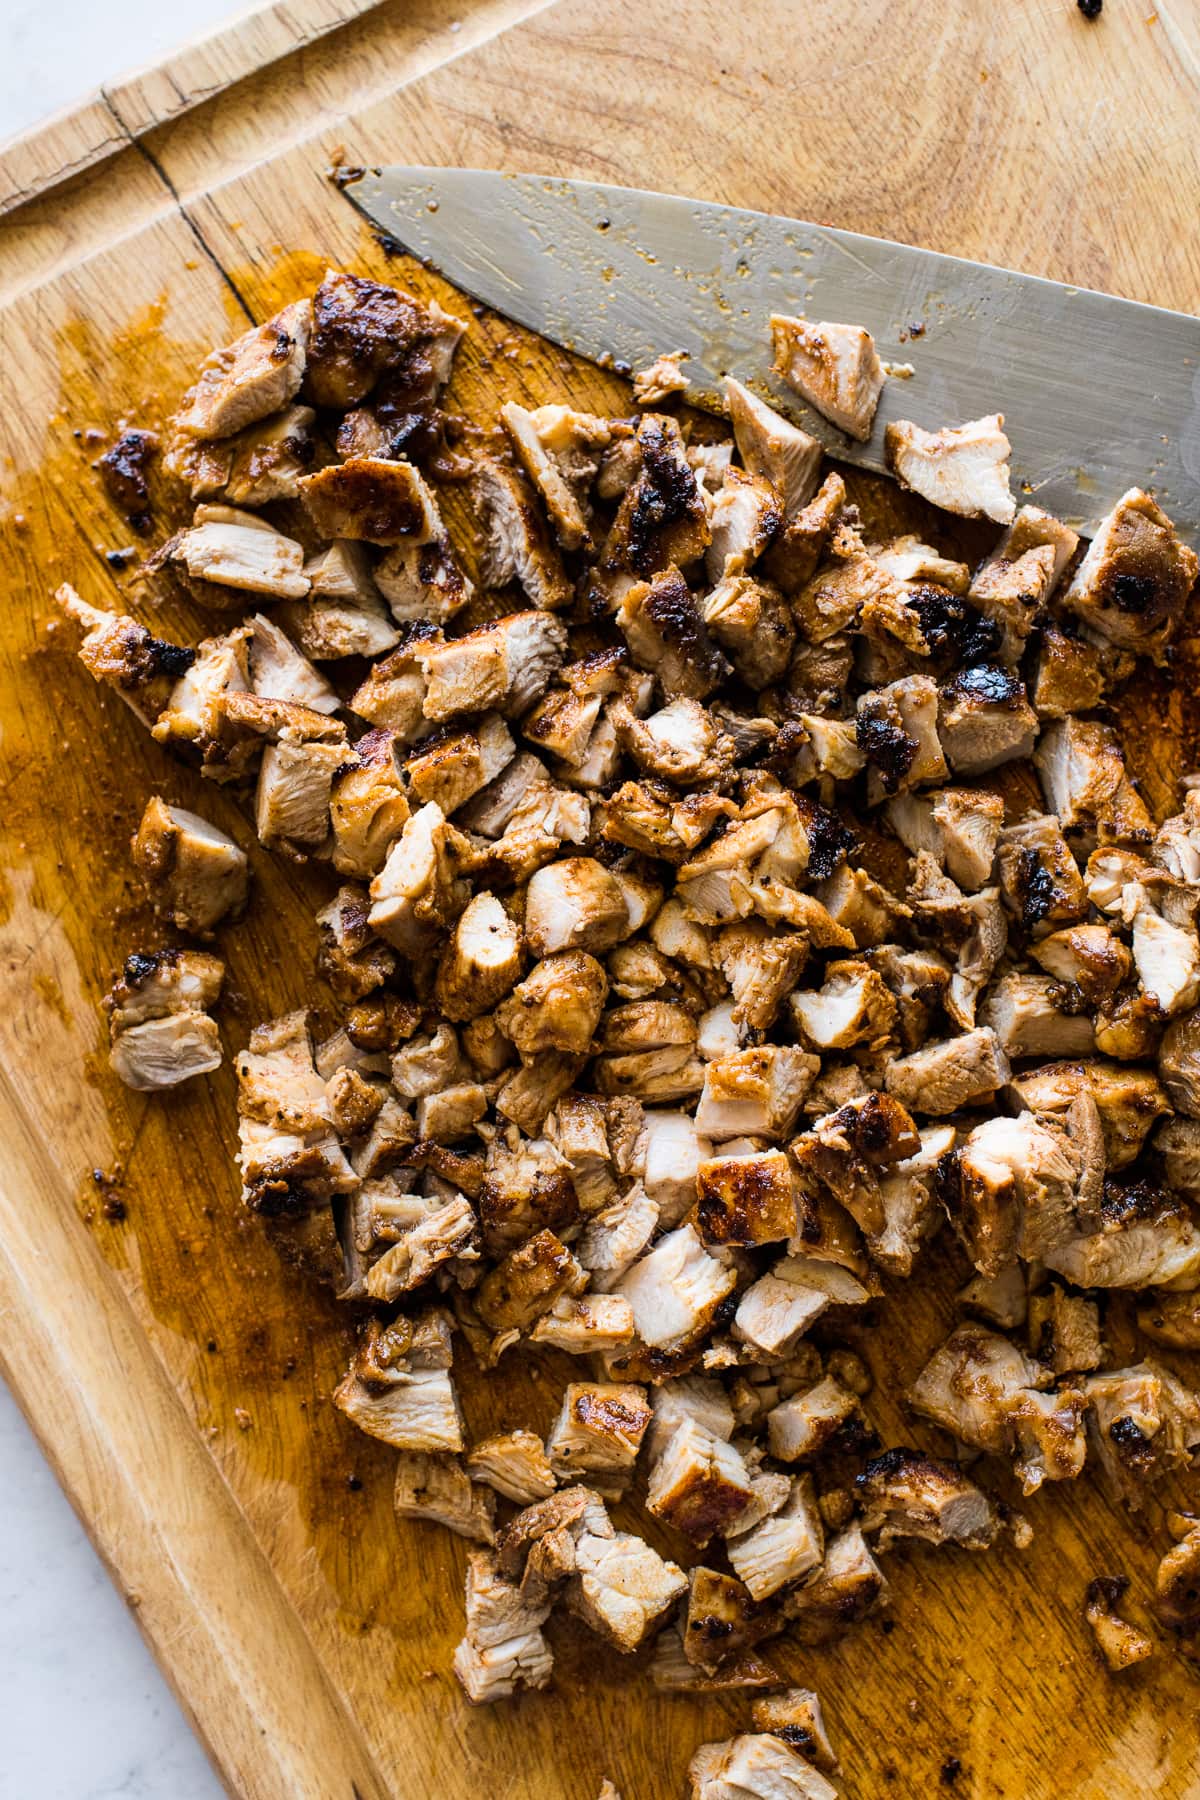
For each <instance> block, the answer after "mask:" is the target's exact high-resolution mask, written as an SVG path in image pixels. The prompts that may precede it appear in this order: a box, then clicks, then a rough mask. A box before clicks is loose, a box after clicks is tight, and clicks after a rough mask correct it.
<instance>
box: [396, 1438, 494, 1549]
mask: <svg viewBox="0 0 1200 1800" xmlns="http://www.w3.org/2000/svg"><path fill="white" fill-rule="evenodd" d="M393 1503H394V1505H395V1508H396V1513H397V1516H398V1517H399V1518H401V1519H428V1520H429V1521H430V1522H431V1523H432V1524H434V1525H445V1526H446V1527H448V1529H449V1530H450V1531H452V1532H454V1534H455V1536H456V1537H463V1538H468V1539H470V1540H471V1541H473V1542H474V1543H477V1544H493V1543H495V1541H496V1527H495V1519H494V1515H495V1511H496V1499H495V1495H494V1494H491V1493H489V1492H488V1490H487V1489H486V1488H482V1487H478V1486H477V1485H476V1484H475V1482H473V1481H472V1480H471V1478H470V1476H469V1475H468V1474H467V1472H466V1470H465V1469H464V1468H463V1465H462V1463H461V1462H460V1461H459V1459H458V1457H456V1456H453V1457H452V1456H431V1455H430V1454H429V1452H428V1451H422V1450H406V1451H402V1452H401V1455H400V1459H399V1461H398V1462H397V1464H396V1486H395V1491H394V1497H393Z"/></svg>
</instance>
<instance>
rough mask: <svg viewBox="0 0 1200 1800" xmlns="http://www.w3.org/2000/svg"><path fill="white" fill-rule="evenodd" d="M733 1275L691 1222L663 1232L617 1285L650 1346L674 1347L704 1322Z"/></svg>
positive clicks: (730, 1285) (689, 1338)
mask: <svg viewBox="0 0 1200 1800" xmlns="http://www.w3.org/2000/svg"><path fill="white" fill-rule="evenodd" d="M736 1279H737V1278H736V1275H735V1273H734V1271H733V1270H732V1269H727V1268H725V1267H724V1266H723V1265H722V1264H721V1263H720V1262H718V1261H717V1259H716V1258H715V1257H713V1256H710V1255H709V1253H708V1252H707V1250H705V1248H704V1245H703V1244H702V1243H701V1241H700V1238H699V1236H698V1235H697V1233H696V1231H695V1229H694V1228H693V1227H692V1226H691V1225H682V1226H680V1227H679V1228H678V1229H676V1230H674V1231H669V1232H667V1233H666V1234H665V1236H663V1237H661V1238H660V1239H659V1240H658V1242H657V1244H655V1246H654V1248H653V1249H652V1250H650V1251H648V1252H647V1254H646V1255H644V1256H642V1257H641V1258H640V1259H639V1260H638V1261H637V1262H635V1263H634V1264H633V1266H632V1268H631V1269H629V1270H628V1272H627V1273H626V1274H625V1275H623V1276H622V1277H621V1279H620V1281H619V1282H618V1283H617V1285H616V1290H615V1291H616V1292H617V1293H618V1294H621V1295H623V1296H624V1298H625V1299H626V1300H628V1302H629V1304H630V1306H632V1308H633V1322H634V1328H635V1330H636V1331H637V1334H638V1337H639V1338H640V1339H641V1340H642V1342H643V1343H644V1344H648V1345H649V1346H650V1348H651V1349H653V1350H662V1351H668V1350H677V1349H680V1348H682V1347H683V1346H684V1345H686V1344H689V1343H691V1342H692V1341H693V1340H695V1339H696V1338H698V1337H699V1336H700V1335H701V1334H702V1333H703V1332H704V1331H705V1329H706V1328H707V1327H708V1325H709V1323H710V1321H711V1319H712V1316H713V1314H714V1313H715V1312H716V1310H717V1307H718V1306H719V1305H720V1304H721V1301H722V1300H723V1299H724V1298H725V1296H726V1294H727V1293H729V1291H730V1290H731V1288H733V1286H734V1285H735V1282H736Z"/></svg>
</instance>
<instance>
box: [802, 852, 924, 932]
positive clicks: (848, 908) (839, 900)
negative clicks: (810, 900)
mask: <svg viewBox="0 0 1200 1800" xmlns="http://www.w3.org/2000/svg"><path fill="white" fill-rule="evenodd" d="M817 899H818V900H819V901H820V903H821V905H822V906H823V907H824V908H825V910H826V912H827V913H828V915H829V918H830V920H831V921H832V924H833V928H834V932H835V933H836V932H838V931H842V932H845V933H847V934H848V935H849V936H850V938H851V940H852V942H853V943H854V944H855V945H856V946H857V947H858V949H860V950H867V949H870V948H872V947H873V946H874V945H876V944H885V943H887V942H888V940H889V939H890V938H893V937H894V936H895V934H896V929H897V927H898V926H899V925H900V923H901V921H902V920H904V919H907V918H908V917H909V909H908V908H907V907H906V906H905V905H904V903H903V901H900V900H897V899H896V897H895V895H894V894H890V893H889V892H888V890H887V888H885V887H882V886H881V885H880V883H879V882H877V881H875V880H874V879H873V878H872V877H871V876H870V875H868V874H867V872H866V870H865V869H852V868H851V867H850V865H849V863H843V864H842V865H841V867H840V868H839V869H837V870H835V871H834V873H833V874H832V875H830V876H829V877H828V878H827V879H826V880H825V881H822V882H821V884H820V886H819V887H818V888H817ZM813 941H814V944H817V945H818V947H819V948H821V949H829V948H831V947H834V946H836V947H841V945H844V944H845V938H844V937H843V938H840V939H839V938H838V937H837V936H836V935H833V936H830V937H829V938H827V940H826V942H825V943H824V944H820V943H819V940H818V939H817V937H816V935H815V933H814V934H813ZM849 947H850V946H849V945H846V948H847V949H848V948H849Z"/></svg>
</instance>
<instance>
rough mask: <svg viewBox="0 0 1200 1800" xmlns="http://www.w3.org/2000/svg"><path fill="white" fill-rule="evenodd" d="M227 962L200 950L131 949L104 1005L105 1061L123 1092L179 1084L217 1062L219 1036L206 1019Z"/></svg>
mask: <svg viewBox="0 0 1200 1800" xmlns="http://www.w3.org/2000/svg"><path fill="white" fill-rule="evenodd" d="M224 978H225V965H224V963H222V962H221V961H219V959H218V958H217V957H215V956H208V955H206V954H205V952H204V951H201V950H158V951H153V952H151V953H150V954H148V955H147V954H143V953H142V952H135V953H134V954H133V955H132V956H130V957H128V958H127V959H126V962H125V967H124V969H123V971H122V973H121V976H120V978H119V979H118V981H117V982H116V983H115V985H114V987H113V989H112V992H111V993H110V994H109V995H108V997H107V999H106V1000H105V1007H106V1009H107V1011H108V1015H109V1041H110V1045H111V1048H110V1052H109V1060H110V1062H111V1063H112V1067H113V1069H114V1071H115V1073H116V1074H117V1075H119V1076H120V1078H121V1080H122V1081H123V1082H124V1083H125V1086H126V1087H130V1088H137V1089H140V1090H143V1091H152V1090H154V1089H157V1088H168V1087H177V1086H178V1084H179V1083H180V1082H181V1081H187V1080H189V1079H190V1077H191V1076H193V1075H208V1074H210V1073H211V1072H212V1070H213V1069H216V1068H219V1067H220V1064H221V1038H220V1034H219V1032H218V1030H217V1026H216V1021H215V1020H213V1019H210V1018H209V1016H208V1008H209V1007H210V1006H212V1005H214V1004H215V1002H216V999H217V996H218V995H219V994H220V991H221V983H222V982H223V980H224Z"/></svg>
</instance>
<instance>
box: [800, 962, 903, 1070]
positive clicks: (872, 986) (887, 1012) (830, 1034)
mask: <svg viewBox="0 0 1200 1800" xmlns="http://www.w3.org/2000/svg"><path fill="white" fill-rule="evenodd" d="M825 977H826V979H825V984H824V986H823V987H820V988H817V989H809V990H808V991H807V992H803V993H801V992H799V991H797V992H796V993H793V994H792V996H791V999H790V1010H791V1014H792V1018H793V1019H794V1021H795V1023H796V1025H797V1026H798V1027H799V1028H800V1030H801V1032H802V1033H803V1037H804V1041H805V1042H806V1043H808V1044H811V1046H812V1048H813V1049H814V1050H846V1049H850V1048H851V1047H852V1046H853V1045H855V1044H865V1045H867V1046H868V1047H870V1048H873V1049H880V1048H882V1047H883V1046H884V1045H886V1043H887V1042H888V1040H889V1039H890V1038H891V1036H892V1033H893V1031H894V1030H895V1026H896V1002H895V1000H894V999H893V997H892V995H891V994H890V992H889V991H888V988H887V986H886V985H885V983H884V980H883V977H882V976H881V975H879V974H878V973H877V971H876V970H874V969H872V968H871V967H869V965H868V964H866V963H863V962H858V961H849V962H831V963H829V964H827V965H826V968H825Z"/></svg>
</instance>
